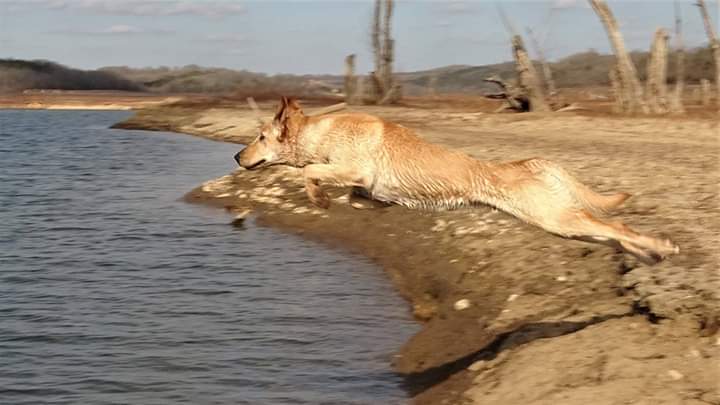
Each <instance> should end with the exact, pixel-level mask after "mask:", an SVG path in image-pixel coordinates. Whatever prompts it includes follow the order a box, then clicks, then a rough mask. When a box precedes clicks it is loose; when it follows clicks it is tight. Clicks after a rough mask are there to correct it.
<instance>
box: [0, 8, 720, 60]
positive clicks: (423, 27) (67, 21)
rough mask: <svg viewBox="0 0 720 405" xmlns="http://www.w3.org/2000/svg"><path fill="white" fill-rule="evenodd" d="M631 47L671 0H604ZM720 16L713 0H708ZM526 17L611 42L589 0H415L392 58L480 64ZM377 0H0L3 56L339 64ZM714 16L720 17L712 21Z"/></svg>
mask: <svg viewBox="0 0 720 405" xmlns="http://www.w3.org/2000/svg"><path fill="white" fill-rule="evenodd" d="M608 3H609V4H610V7H611V8H612V9H613V11H614V12H615V15H616V17H617V19H618V21H619V23H620V25H621V29H622V31H623V34H624V35H625V40H626V44H627V45H628V47H629V48H630V49H648V48H649V45H650V41H651V39H652V35H653V32H654V31H655V29H656V28H657V27H660V26H664V27H667V28H672V26H673V18H674V17H673V15H674V14H673V2H672V1H670V0H635V1H628V0H615V1H613V0H610V1H608ZM679 3H680V8H681V11H682V14H683V18H684V27H683V28H684V35H685V42H686V44H687V45H688V46H699V45H702V44H705V43H706V42H707V39H706V37H705V32H704V30H703V26H702V20H701V19H700V16H699V13H698V10H697V7H695V6H693V4H692V1H690V0H680V1H679ZM707 3H708V5H709V6H710V11H711V15H712V16H714V17H717V15H718V8H717V4H718V3H717V2H716V1H715V0H707ZM497 4H501V6H502V8H503V9H504V10H505V12H506V14H507V15H509V16H510V17H511V19H512V23H513V25H514V26H515V27H516V28H517V29H518V30H519V31H523V32H524V31H525V28H526V27H531V28H532V29H533V30H534V31H535V32H536V35H537V36H538V37H539V38H540V39H541V41H542V42H543V43H544V48H545V49H546V53H547V56H548V57H549V58H550V59H557V58H559V57H563V56H566V55H569V54H572V53H574V52H579V51H584V50H587V49H590V48H593V49H596V50H598V51H601V52H609V49H610V48H609V44H608V41H607V37H606V36H605V32H604V30H603V27H602V25H601V23H600V21H599V20H598V19H597V17H596V16H595V14H594V12H593V11H592V9H591V8H590V7H589V5H588V3H587V1H586V0H535V1H511V0H501V1H483V0H471V1H450V0H447V1H411V0H405V1H402V0H399V1H397V4H396V7H395V18H394V20H393V24H394V26H393V36H394V38H395V41H396V53H397V54H396V70H402V71H412V70H421V69H427V68H433V67H439V66H444V65H451V64H469V65H480V64H488V63H496V62H502V61H505V60H508V59H510V58H511V54H510V48H509V44H508V36H507V34H506V30H505V28H504V27H503V25H502V23H501V20H500V18H499V16H498V12H497ZM372 9H373V3H372V1H370V0H354V1H340V0H336V1H332V0H325V1H289V0H284V1H259V0H256V1H240V0H237V1H215V0H0V57H5V58H7V57H12V58H22V59H49V60H53V61H57V62H60V63H63V64H66V65H69V66H73V67H79V68H85V69H88V68H98V67H102V66H110V65H128V66H133V67H145V66H182V65H187V64H197V65H203V66H221V67H229V68H233V69H247V70H252V71H260V72H267V73H340V72H342V69H343V58H344V57H345V55H347V54H350V53H356V54H357V55H358V68H359V69H358V70H360V71H368V70H369V69H370V68H371V63H372V54H371V50H370V40H369V31H370V19H371V16H372ZM716 22H717V18H716V19H715V25H717V23H716Z"/></svg>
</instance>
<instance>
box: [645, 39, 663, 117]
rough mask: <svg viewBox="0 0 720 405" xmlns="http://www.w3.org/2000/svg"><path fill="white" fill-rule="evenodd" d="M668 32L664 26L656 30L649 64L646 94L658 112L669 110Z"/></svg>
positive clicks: (653, 110)
mask: <svg viewBox="0 0 720 405" xmlns="http://www.w3.org/2000/svg"><path fill="white" fill-rule="evenodd" d="M667 43H668V33H667V31H665V29H664V28H658V29H657V31H655V37H654V39H653V43H652V46H651V48H650V61H649V62H648V65H647V83H646V92H645V93H646V95H647V101H648V104H649V106H650V110H651V111H652V112H654V113H656V114H663V113H666V112H667V111H668V99H667V58H668V45H667Z"/></svg>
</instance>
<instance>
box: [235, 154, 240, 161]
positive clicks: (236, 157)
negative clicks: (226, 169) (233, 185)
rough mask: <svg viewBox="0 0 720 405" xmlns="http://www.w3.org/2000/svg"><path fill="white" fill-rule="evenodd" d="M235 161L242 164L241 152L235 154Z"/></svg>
mask: <svg viewBox="0 0 720 405" xmlns="http://www.w3.org/2000/svg"><path fill="white" fill-rule="evenodd" d="M235 161H236V162H237V164H240V152H238V153H236V154H235Z"/></svg>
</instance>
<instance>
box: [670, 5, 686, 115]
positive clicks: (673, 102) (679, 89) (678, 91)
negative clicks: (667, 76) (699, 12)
mask: <svg viewBox="0 0 720 405" xmlns="http://www.w3.org/2000/svg"><path fill="white" fill-rule="evenodd" d="M684 87H685V44H684V43H683V37H682V15H680V7H679V6H678V3H677V0H675V89H674V91H673V94H672V96H671V97H670V111H671V112H673V113H683V112H685V107H684V106H683V90H684Z"/></svg>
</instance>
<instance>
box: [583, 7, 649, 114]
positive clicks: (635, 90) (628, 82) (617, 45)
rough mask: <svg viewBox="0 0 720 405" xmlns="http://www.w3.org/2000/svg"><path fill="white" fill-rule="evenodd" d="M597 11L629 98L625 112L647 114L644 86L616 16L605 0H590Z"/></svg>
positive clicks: (626, 95) (623, 89)
mask: <svg viewBox="0 0 720 405" xmlns="http://www.w3.org/2000/svg"><path fill="white" fill-rule="evenodd" d="M589 1H590V4H591V5H592V7H593V9H594V10H595V13H596V14H597V15H598V17H600V20H602V22H603V25H604V26H605V31H607V34H608V38H609V39H610V43H611V44H612V47H613V51H614V52H615V57H616V58H617V63H618V75H619V76H620V80H619V82H620V83H621V85H622V86H623V88H622V91H623V94H624V95H625V97H626V98H627V100H628V103H627V109H626V111H625V112H627V113H632V112H637V111H641V112H643V113H645V114H647V113H648V112H649V110H648V108H647V105H646V104H645V100H644V97H643V90H642V86H641V85H640V80H639V79H638V75H637V71H636V70H635V65H634V64H633V63H632V60H631V59H630V55H628V53H627V50H626V49H625V42H624V41H623V38H622V34H620V30H619V29H618V25H617V22H616V21H615V17H614V16H613V14H612V11H610V7H608V5H607V3H605V1H604V0H589Z"/></svg>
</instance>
